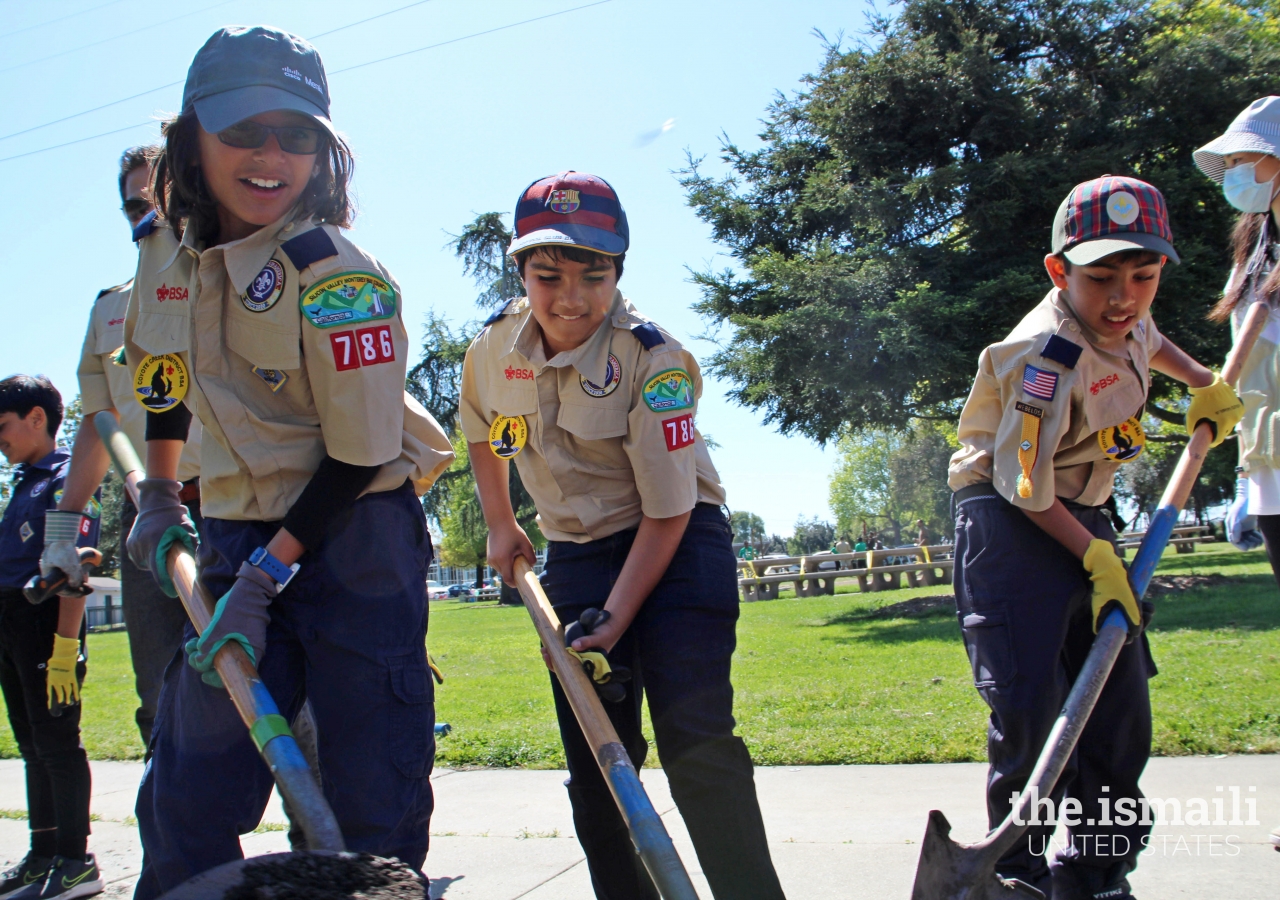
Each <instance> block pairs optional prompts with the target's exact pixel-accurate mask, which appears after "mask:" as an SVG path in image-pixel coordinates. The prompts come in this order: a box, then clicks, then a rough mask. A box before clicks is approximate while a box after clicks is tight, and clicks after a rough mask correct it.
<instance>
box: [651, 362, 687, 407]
mask: <svg viewBox="0 0 1280 900" xmlns="http://www.w3.org/2000/svg"><path fill="white" fill-rule="evenodd" d="M644 403H645V406H647V407H649V409H651V410H653V411H654V412H658V413H665V412H671V411H673V410H677V409H689V408H691V407H692V406H693V381H692V380H691V379H690V378H689V373H688V372H686V371H685V370H684V369H667V370H666V371H664V372H659V373H658V374H657V375H654V376H653V377H652V378H650V379H649V380H648V381H646V382H645V384H644Z"/></svg>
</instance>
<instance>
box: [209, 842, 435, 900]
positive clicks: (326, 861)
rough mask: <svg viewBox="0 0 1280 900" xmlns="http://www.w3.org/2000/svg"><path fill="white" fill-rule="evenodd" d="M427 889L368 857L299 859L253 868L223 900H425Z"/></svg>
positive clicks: (394, 866) (390, 863) (407, 873)
mask: <svg viewBox="0 0 1280 900" xmlns="http://www.w3.org/2000/svg"><path fill="white" fill-rule="evenodd" d="M426 896H427V886H426V883H425V882H424V881H423V880H422V878H421V877H420V876H419V875H417V874H416V873H415V872H414V871H413V870H412V869H410V868H409V867H408V866H406V865H405V864H404V863H402V862H400V861H399V860H395V859H383V858H381V857H378V856H370V855H369V854H367V853H343V854H340V855H337V856H321V855H318V854H315V853H298V854H295V855H294V856H291V857H289V858H288V859H286V860H281V861H276V862H267V863H261V864H260V865H256V866H255V865H250V866H245V868H244V880H243V881H242V882H241V883H240V884H238V885H237V886H236V887H233V888H231V889H230V890H228V891H227V892H226V893H225V894H223V895H222V897H223V900H423V898H424V897H426Z"/></svg>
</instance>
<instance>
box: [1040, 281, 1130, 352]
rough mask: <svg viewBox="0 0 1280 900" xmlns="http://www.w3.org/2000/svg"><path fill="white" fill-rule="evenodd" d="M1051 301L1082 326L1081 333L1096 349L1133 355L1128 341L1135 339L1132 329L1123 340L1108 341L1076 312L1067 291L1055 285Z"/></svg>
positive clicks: (1063, 314)
mask: <svg viewBox="0 0 1280 900" xmlns="http://www.w3.org/2000/svg"><path fill="white" fill-rule="evenodd" d="M1049 302H1050V303H1052V304H1053V307H1054V309H1055V310H1057V311H1058V314H1059V315H1061V316H1063V317H1065V318H1068V319H1071V320H1073V321H1074V322H1075V323H1076V324H1077V325H1079V326H1080V334H1081V335H1083V336H1084V339H1085V340H1086V341H1088V342H1089V344H1090V345H1091V346H1092V347H1093V349H1094V350H1097V351H1098V352H1099V353H1107V354H1110V355H1112V356H1118V357H1120V358H1122V359H1123V358H1125V357H1128V356H1131V354H1130V353H1129V343H1128V342H1129V341H1131V340H1134V337H1133V332H1132V331H1130V332H1129V334H1127V335H1125V339H1124V340H1123V341H1116V340H1114V339H1113V340H1111V341H1107V340H1106V339H1105V338H1104V337H1103V336H1102V335H1101V334H1099V333H1098V332H1096V331H1094V330H1093V328H1091V327H1090V326H1089V324H1088V323H1087V322H1085V320H1084V319H1083V318H1081V316H1080V314H1079V313H1077V312H1076V308H1075V306H1073V305H1072V303H1071V297H1070V296H1069V295H1068V294H1067V292H1066V291H1064V290H1060V289H1059V288H1056V287H1055V288H1054V289H1053V291H1052V292H1051V299H1050V301H1049Z"/></svg>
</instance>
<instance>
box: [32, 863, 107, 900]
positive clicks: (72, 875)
mask: <svg viewBox="0 0 1280 900" xmlns="http://www.w3.org/2000/svg"><path fill="white" fill-rule="evenodd" d="M100 893H102V873H101V872H99V871H98V861H97V860H96V859H94V858H93V854H92V853H90V854H88V855H87V856H85V858H84V859H67V858H66V857H65V856H55V857H54V858H53V865H52V866H51V867H50V868H49V877H48V878H47V879H45V883H44V890H43V891H41V892H40V900H52V898H54V897H57V898H58V900H72V898H73V897H92V896H93V895H94V894H100Z"/></svg>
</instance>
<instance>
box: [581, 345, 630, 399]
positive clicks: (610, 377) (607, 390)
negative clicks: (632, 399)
mask: <svg viewBox="0 0 1280 900" xmlns="http://www.w3.org/2000/svg"><path fill="white" fill-rule="evenodd" d="M620 381H622V366H621V365H619V363H618V357H616V356H614V355H613V354H612V353H610V354H609V362H608V364H607V365H606V366H605V369H604V384H596V383H595V382H592V381H587V376H585V375H579V376H578V383H579V384H581V385H582V389H583V390H584V391H586V392H587V393H588V394H590V395H591V396H592V397H608V396H609V395H610V394H612V393H613V392H614V391H615V390H617V389H618V383H619V382H620Z"/></svg>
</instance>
